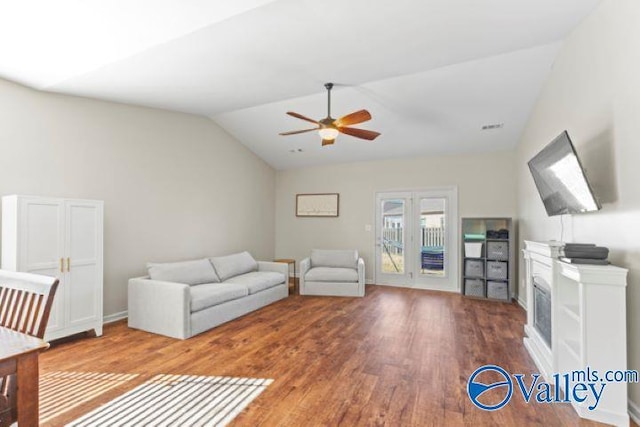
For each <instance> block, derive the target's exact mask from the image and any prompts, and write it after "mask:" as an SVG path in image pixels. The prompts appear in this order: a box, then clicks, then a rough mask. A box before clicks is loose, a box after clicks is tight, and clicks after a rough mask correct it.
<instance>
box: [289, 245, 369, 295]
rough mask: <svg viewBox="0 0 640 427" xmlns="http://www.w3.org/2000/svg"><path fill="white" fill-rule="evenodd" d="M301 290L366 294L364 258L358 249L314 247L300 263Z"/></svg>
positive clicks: (322, 292)
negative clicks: (360, 255) (359, 254)
mask: <svg viewBox="0 0 640 427" xmlns="http://www.w3.org/2000/svg"><path fill="white" fill-rule="evenodd" d="M300 294H301V295H332V296H343V297H362V296H364V261H363V260H362V258H360V257H359V256H358V251H355V250H326V249H314V250H312V251H311V256H310V257H309V258H305V259H303V260H302V262H301V263H300Z"/></svg>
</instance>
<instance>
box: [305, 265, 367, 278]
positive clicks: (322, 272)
mask: <svg viewBox="0 0 640 427" xmlns="http://www.w3.org/2000/svg"><path fill="white" fill-rule="evenodd" d="M304 279H305V280H308V281H310V282H357V281H358V270H355V269H353V268H340V267H313V268H312V269H310V270H309V271H307V274H305V276H304Z"/></svg>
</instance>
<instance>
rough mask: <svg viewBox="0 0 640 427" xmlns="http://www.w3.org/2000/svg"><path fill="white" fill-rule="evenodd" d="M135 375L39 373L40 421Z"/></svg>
mask: <svg viewBox="0 0 640 427" xmlns="http://www.w3.org/2000/svg"><path fill="white" fill-rule="evenodd" d="M137 376H138V374H112V373H107V372H68V371H61V372H47V373H45V374H43V375H41V376H40V422H41V423H42V424H44V423H46V422H47V421H49V420H51V419H53V418H55V417H57V416H59V415H61V414H63V413H65V412H66V411H69V410H70V409H73V408H75V407H76V406H79V405H81V404H83V403H85V402H88V401H90V400H91V399H94V398H96V397H97V396H99V395H101V394H102V393H105V392H107V391H109V390H111V389H113V388H116V387H119V386H121V385H123V384H125V383H126V382H127V381H131V380H133V379H135V378H136V377H137Z"/></svg>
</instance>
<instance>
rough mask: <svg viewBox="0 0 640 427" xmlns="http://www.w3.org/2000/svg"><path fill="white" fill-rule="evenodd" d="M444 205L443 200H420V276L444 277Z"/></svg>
mask: <svg viewBox="0 0 640 427" xmlns="http://www.w3.org/2000/svg"><path fill="white" fill-rule="evenodd" d="M445 210H446V203H445V199H443V198H422V199H420V236H419V238H420V249H421V250H420V254H419V257H420V259H419V260H418V265H419V266H420V274H428V275H430V276H444V275H445V270H444V266H445V263H444V260H445V255H446V247H445V246H446V228H445V227H446V224H445V218H446V211H445Z"/></svg>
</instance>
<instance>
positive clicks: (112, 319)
mask: <svg viewBox="0 0 640 427" xmlns="http://www.w3.org/2000/svg"><path fill="white" fill-rule="evenodd" d="M127 317H129V312H128V311H126V310H125V311H121V312H120V313H113V314H108V315H106V316H104V317H103V318H102V324H103V325H106V324H107V323H113V322H117V321H118V320H122V319H126V318H127Z"/></svg>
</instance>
